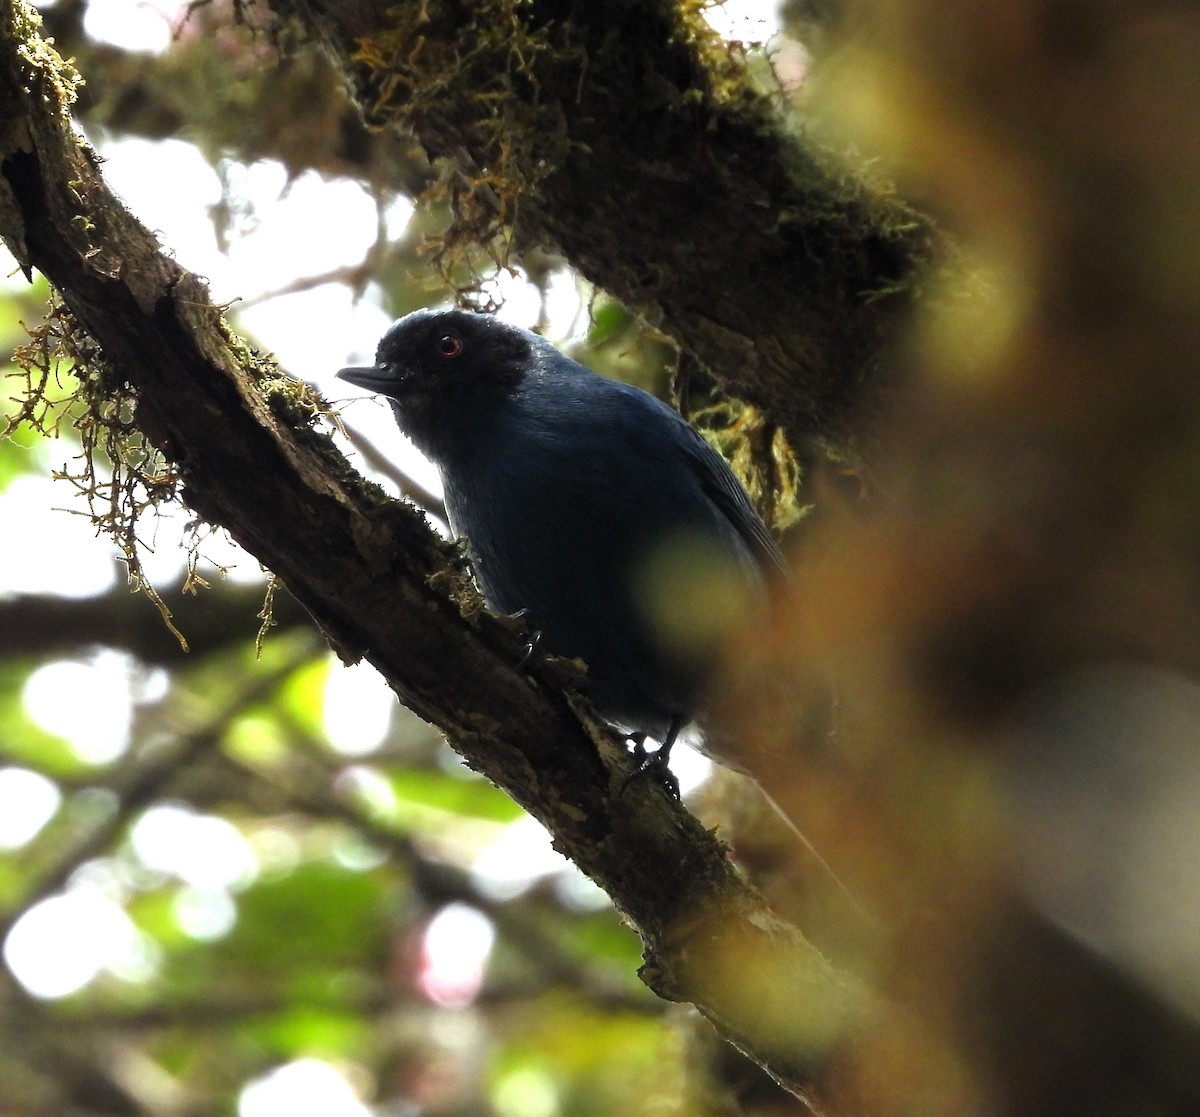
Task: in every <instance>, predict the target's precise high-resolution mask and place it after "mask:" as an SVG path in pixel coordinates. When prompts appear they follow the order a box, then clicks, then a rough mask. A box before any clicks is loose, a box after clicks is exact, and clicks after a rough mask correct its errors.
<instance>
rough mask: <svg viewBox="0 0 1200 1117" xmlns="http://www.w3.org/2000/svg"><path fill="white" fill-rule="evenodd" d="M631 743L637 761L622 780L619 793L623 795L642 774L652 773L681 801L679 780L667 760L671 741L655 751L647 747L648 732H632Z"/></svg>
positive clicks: (664, 787) (669, 792) (672, 795)
mask: <svg viewBox="0 0 1200 1117" xmlns="http://www.w3.org/2000/svg"><path fill="white" fill-rule="evenodd" d="M628 740H629V742H630V744H632V746H633V750H632V752H633V758H634V760H635V761H636V762H637V763H636V764H635V765H634V769H633V771H632V772H630V773H629V774H628V775H627V776H626V777H625V778H624V779H623V780H622V781H621V787H620V790H619V791H618V794H620V795H623V794H624V793H625V789H626V788H627V787H629V785H630V784H631V783H633V781H634V780H636V779H640V778H641V777H642V776H647V775H652V776H654V777H656V778H657V780H658V782H659V784H660V785H661V786H662V788H663V790H665V791H666V793H667V794H668V795H669V796H670V797H671V798H672V799H674V800H675V801H676V802H679V801H680V798H681V796H680V794H679V780H678V779H677V778H676V776H675V773H674V772H672V771H671V769H670V768H669V767H667V761H668V760H669V759H670V756H671V746H670V744H669V743H664V744H662V745H659V747H658V748H656V749H655V750H654V751H653V752H649V751H648V750H647V749H646V734H645V733H631V734H630V735H629V737H628Z"/></svg>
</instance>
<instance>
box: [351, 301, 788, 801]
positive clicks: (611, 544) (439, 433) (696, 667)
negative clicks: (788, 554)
mask: <svg viewBox="0 0 1200 1117" xmlns="http://www.w3.org/2000/svg"><path fill="white" fill-rule="evenodd" d="M337 375H338V377H340V378H341V379H342V380H345V381H347V382H348V383H350V384H353V385H356V386H358V387H360V388H364V389H366V390H367V391H369V392H372V393H376V394H378V395H381V396H383V397H384V398H385V399H386V400H387V402H388V403H389V404H390V406H391V409H392V412H393V414H394V416H395V419H396V422H397V424H398V426H399V427H400V430H401V431H402V432H403V433H404V434H405V435H406V436H407V437H408V438H409V440H410V441H411V442H412V443H413V444H414V445H415V446H416V448H417V449H418V450H420V451H421V452H422V453H423V454H424V455H425V456H426V457H427V458H429V460H430V461H432V462H433V464H434V465H435V466H436V467H437V469H438V472H439V473H440V475H441V479H442V483H443V488H444V493H445V505H446V511H447V514H448V517H449V522H450V528H451V531H452V532H453V533H454V535H455V536H457V537H461V538H463V539H465V540H466V547H467V551H468V554H469V556H470V559H471V565H472V567H473V570H474V573H475V577H476V580H477V582H478V584H479V587H480V590H481V592H482V594H483V597H484V600H485V601H486V602H487V603H488V605H489V606H490V607H491V608H493V609H495V610H497V611H498V612H500V613H504V614H508V615H509V616H519V617H521V618H522V619H523V621H524V623H525V624H526V625H527V626H529V629H530V631H531V637H530V643H529V645H528V648H529V650H532V649H533V648H534V647H535V646H536V647H537V648H538V649H539V651H546V652H549V653H552V654H555V655H559V656H565V657H568V658H579V659H582V660H583V661H584V663H585V665H586V667H587V673H586V676H585V677H584V680H583V682H582V683H581V689H582V690H583V691H584V692H585V693H586V695H587V696H588V698H589V699H590V700H591V702H592V705H593V706H594V708H595V709H596V711H597V713H598V714H599V715H600V716H601V717H602V718H603V719H604V720H606V721H607V722H609V723H610V724H612V725H613V726H615V727H616V728H617V729H618V730H620V731H621V732H622V733H624V734H625V735H626V737H627V739H628V740H630V741H631V742H632V743H633V746H634V749H635V752H636V753H637V754H638V755H639V757H640V760H641V763H640V764H639V766H638V769H637V770H638V771H640V770H643V769H648V768H650V767H655V768H657V769H658V770H659V771H660V772H662V773H663V774H664V776H665V777H666V778H667V779H669V778H670V777H669V773H667V770H666V762H667V760H668V758H669V755H670V751H671V747H672V745H673V744H674V742H675V740H676V738H677V737H678V735H679V733H680V731H681V730H682V729H683V728H684V727H685V726H686V725H687V724H688V723H689V722H691V721H692V720H693V719H694V718H695V716H696V715H697V712H698V709H699V707H700V704H701V702H702V697H703V693H704V689H705V686H706V684H707V682H708V680H709V676H710V674H711V671H712V670H713V667H714V664H715V661H716V658H717V654H718V651H719V649H717V648H715V647H714V646H713V644H714V642H715V641H719V636H720V634H719V632H716V633H714V632H713V631H712V630H713V629H714V628H716V629H720V625H714V624H712V623H710V622H711V621H712V618H713V615H719V614H721V613H722V612H723V611H724V612H728V611H729V608H730V607H733V608H734V609H737V608H740V606H741V604H742V603H743V602H750V601H754V600H761V599H762V598H763V595H764V593H765V587H766V586H767V584H768V583H769V582H770V581H773V580H775V579H777V578H785V577H786V569H787V568H786V565H785V562H784V559H783V556H782V554H781V553H780V550H779V548H778V546H777V545H776V543H775V540H774V539H773V538H772V535H771V532H770V531H769V530H768V528H767V527H766V525H765V524H764V522H763V520H762V518H761V517H760V516H759V514H758V512H757V511H756V510H755V508H754V505H753V503H752V502H751V500H750V498H749V496H748V495H747V493H746V491H745V489H744V488H743V487H742V485H741V483H740V482H739V481H738V479H737V477H736V475H735V474H734V472H733V470H732V469H731V468H730V466H729V465H728V463H727V462H726V461H725V459H724V458H722V457H721V455H720V454H719V453H718V452H717V451H716V450H715V449H714V448H713V447H712V446H711V445H710V444H709V443H708V442H707V441H706V440H705V439H704V438H703V436H702V435H700V434H699V432H697V431H696V430H695V429H694V428H693V427H692V426H691V425H690V424H689V423H688V422H687V421H686V420H685V419H684V418H683V417H682V416H681V415H680V414H679V413H678V412H677V411H675V410H674V409H672V408H671V407H669V406H668V405H667V404H665V403H664V402H662V401H661V400H659V399H658V398H657V397H655V396H653V395H651V394H650V393H649V392H645V391H643V390H642V389H640V388H637V387H634V386H633V385H629V384H625V383H622V382H620V381H617V380H613V379H610V378H608V377H605V376H602V375H600V374H599V373H597V372H594V371H593V370H591V369H589V368H587V367H586V366H584V365H582V364H580V363H578V362H577V361H574V360H572V359H571V358H570V357H568V356H566V355H565V354H564V353H562V352H560V351H559V350H558V349H557V348H555V346H554V345H552V344H551V343H550V342H549V341H547V340H546V339H544V338H542V337H540V336H539V335H537V334H534V333H532V332H530V331H528V330H524V329H521V328H519V327H517V326H513V325H510V324H508V323H506V322H504V321H502V320H500V319H498V318H497V317H495V316H494V315H488V314H483V313H477V312H474V311H467V310H461V309H423V310H417V311H414V312H412V313H410V314H407V315H405V316H404V317H402V318H400V319H398V320H397V321H396V322H394V323H393V324H392V325H391V326H390V327H389V329H388V330H387V332H386V333H385V334H384V335H383V338H382V339H381V340H380V342H379V345H378V349H377V351H376V355H375V363H374V365H372V366H370V367H351V368H343V369H341V370H340V371H339V372H338V373H337ZM647 740H652V741H654V742H657V743H658V748H657V749H655V750H654V751H652V752H648V751H646V749H645V742H646V741H647Z"/></svg>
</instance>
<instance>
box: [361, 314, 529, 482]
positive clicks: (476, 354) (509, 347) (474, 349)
mask: <svg viewBox="0 0 1200 1117" xmlns="http://www.w3.org/2000/svg"><path fill="white" fill-rule="evenodd" d="M531 355H532V349H531V346H530V343H529V339H528V338H527V337H526V336H525V334H524V332H523V331H521V330H518V329H515V328H514V327H512V326H508V325H506V324H505V323H503V322H499V321H497V320H496V319H495V318H492V317H489V316H487V315H483V314H472V313H469V312H468V311H463V310H439V311H434V310H418V311H415V312H414V313H412V314H409V315H406V316H405V317H404V318H401V319H400V320H399V321H397V322H395V323H394V324H393V325H392V327H391V328H390V329H389V330H388V332H387V333H386V334H384V335H383V340H382V341H380V343H379V349H378V350H377V352H376V354H375V364H374V365H373V366H372V367H370V368H344V369H342V370H341V371H340V372H339V373H338V376H339V377H340V378H341V379H343V380H346V381H348V382H349V383H351V384H356V385H358V387H360V388H366V389H367V390H368V391H371V392H378V393H379V394H380V395H383V396H386V397H387V398H388V400H389V402H390V403H391V404H392V409H393V411H395V413H396V419H397V422H398V423H399V424H400V429H401V430H403V431H404V433H405V434H407V435H408V436H409V437H410V438H411V439H412V440H413V441H414V442H415V443H416V444H417V445H418V446H419V447H420V448H421V449H422V450H424V451H425V452H426V453H427V454H429V455H430V456H431V457H433V458H434V459H435V460H437V459H438V458H439V457H440V456H441V455H440V453H439V450H441V449H442V448H443V447H445V446H446V445H448V444H449V443H450V442H451V441H452V440H453V439H461V438H462V437H463V435H464V434H465V433H466V431H465V429H464V428H465V427H467V426H470V425H473V424H478V423H480V422H484V421H486V418H487V416H488V414H489V413H490V412H491V411H492V410H493V409H494V408H495V407H497V406H498V405H499V404H500V403H501V402H502V401H503V400H504V399H506V398H507V397H508V396H509V395H511V394H512V393H513V392H514V391H515V390H516V389H517V387H518V386H519V385H520V384H521V381H522V380H523V379H524V378H525V374H526V372H527V371H528V369H529V362H530V357H531Z"/></svg>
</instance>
